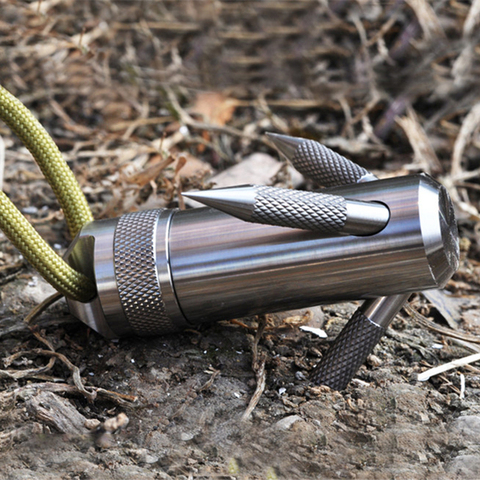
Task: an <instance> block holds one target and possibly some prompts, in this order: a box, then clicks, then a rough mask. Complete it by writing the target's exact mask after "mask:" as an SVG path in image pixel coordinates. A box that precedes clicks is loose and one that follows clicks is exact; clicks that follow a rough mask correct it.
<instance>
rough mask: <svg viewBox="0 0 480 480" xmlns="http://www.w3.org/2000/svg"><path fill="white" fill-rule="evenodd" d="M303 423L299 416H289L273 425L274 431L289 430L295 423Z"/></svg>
mask: <svg viewBox="0 0 480 480" xmlns="http://www.w3.org/2000/svg"><path fill="white" fill-rule="evenodd" d="M299 421H303V419H302V417H301V416H300V415H290V416H288V417H285V418H282V419H281V420H279V421H278V422H277V423H276V424H275V429H276V430H289V429H290V428H291V427H292V425H293V424H294V423H296V422H299Z"/></svg>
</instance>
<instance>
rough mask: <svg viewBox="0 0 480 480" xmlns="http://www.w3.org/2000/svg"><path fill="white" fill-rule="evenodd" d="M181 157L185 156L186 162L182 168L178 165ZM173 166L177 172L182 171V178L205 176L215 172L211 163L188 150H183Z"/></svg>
mask: <svg viewBox="0 0 480 480" xmlns="http://www.w3.org/2000/svg"><path fill="white" fill-rule="evenodd" d="M181 158H183V159H184V160H185V162H184V163H183V165H182V167H181V170H180V168H178V166H177V165H178V163H179V160H180V159H181ZM173 167H174V168H175V172H178V171H180V172H179V173H180V177H182V178H193V177H196V178H204V177H206V176H207V175H208V176H209V175H211V174H212V173H213V169H212V167H211V165H210V164H209V163H207V162H203V161H202V160H200V159H198V158H197V157H194V156H193V155H192V154H190V153H188V152H182V154H181V155H179V157H178V159H176V160H175V162H174V164H173Z"/></svg>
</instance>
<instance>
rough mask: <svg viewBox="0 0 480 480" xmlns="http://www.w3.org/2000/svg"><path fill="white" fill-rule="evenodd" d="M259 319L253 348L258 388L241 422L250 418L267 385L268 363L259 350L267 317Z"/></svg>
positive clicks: (253, 363) (253, 365)
mask: <svg viewBox="0 0 480 480" xmlns="http://www.w3.org/2000/svg"><path fill="white" fill-rule="evenodd" d="M258 319H259V326H258V329H257V333H256V334H255V340H254V342H253V346H252V353H253V359H252V369H253V371H254V372H255V377H256V380H257V387H256V388H255V392H254V393H253V395H252V398H251V399H250V402H249V404H248V407H247V409H246V410H245V412H244V413H243V415H242V418H241V421H242V422H245V421H247V420H248V419H249V418H250V415H251V414H252V412H253V410H254V409H255V407H256V406H257V404H258V402H259V400H260V397H261V396H262V393H263V391H264V390H265V384H266V378H267V375H266V372H265V362H266V360H267V359H266V355H265V354H264V353H262V352H259V350H258V342H259V341H260V339H261V338H262V335H263V332H264V331H265V327H266V326H267V318H266V316H265V315H261V316H259V317H258Z"/></svg>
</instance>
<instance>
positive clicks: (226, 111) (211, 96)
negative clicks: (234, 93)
mask: <svg viewBox="0 0 480 480" xmlns="http://www.w3.org/2000/svg"><path fill="white" fill-rule="evenodd" d="M237 105H238V100H236V99H235V98H230V97H227V96H225V95H224V94H223V93H220V92H202V93H199V94H198V95H197V98H196V100H195V105H194V106H193V107H192V110H191V111H192V113H198V114H200V115H202V116H203V118H204V120H205V121H206V122H207V123H210V124H212V125H220V126H223V125H225V124H226V123H228V122H229V121H230V119H231V118H232V115H233V113H234V112H235V108H236V106H237Z"/></svg>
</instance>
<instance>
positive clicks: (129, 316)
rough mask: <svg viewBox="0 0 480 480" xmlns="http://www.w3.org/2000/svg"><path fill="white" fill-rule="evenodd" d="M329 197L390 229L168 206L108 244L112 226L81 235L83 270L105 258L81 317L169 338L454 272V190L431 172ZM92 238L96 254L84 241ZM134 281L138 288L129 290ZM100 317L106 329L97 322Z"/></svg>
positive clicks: (77, 256) (435, 282)
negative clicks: (323, 234) (260, 219)
mask: <svg viewBox="0 0 480 480" xmlns="http://www.w3.org/2000/svg"><path fill="white" fill-rule="evenodd" d="M325 192H327V193H335V194H339V195H343V196H345V197H348V198H351V199H355V200H361V201H375V202H380V203H383V204H384V205H386V206H387V207H388V209H389V211H390V220H389V222H388V225H387V226H386V227H385V228H384V229H383V230H382V231H381V232H380V233H378V234H376V235H372V236H366V237H354V236H350V237H335V238H328V237H327V238H319V236H318V235H316V234H315V233H314V232H308V231H303V230H295V229H285V228H282V227H273V226H265V225H257V224H251V223H245V222H243V221H241V220H238V219H236V218H233V217H231V216H229V215H227V214H224V213H221V212H218V211H216V210H213V209H208V208H203V209H194V210H188V211H171V210H163V211H157V214H156V216H155V214H148V215H147V214H146V213H145V212H139V213H136V214H129V215H131V217H129V222H130V221H131V223H129V225H130V227H129V228H126V229H125V228H123V229H120V230H119V228H118V225H117V227H116V229H115V232H114V233H112V232H110V233H106V232H105V235H106V236H107V237H108V238H110V240H108V239H106V238H99V235H103V233H101V232H104V231H105V229H103V230H102V228H101V226H100V224H101V223H102V222H94V223H92V224H90V225H89V226H87V227H86V228H85V229H84V231H83V232H82V234H81V235H80V237H78V238H77V241H76V242H75V245H73V246H72V248H71V251H70V253H69V257H68V258H69V261H71V262H72V263H73V264H74V266H76V268H79V269H82V267H81V266H82V265H83V264H85V262H87V257H89V256H91V257H92V258H95V264H94V265H93V267H91V269H90V270H92V268H93V271H94V272H95V275H96V277H97V286H98V290H99V294H98V297H97V298H96V299H94V301H93V302H91V303H90V304H87V305H85V304H78V302H71V301H69V303H70V305H71V306H72V308H73V309H74V310H75V311H76V314H77V316H79V318H81V319H82V320H84V321H85V322H86V323H88V324H89V325H91V326H93V327H94V328H95V324H99V325H100V327H98V328H97V330H101V331H102V333H104V334H105V335H107V336H112V335H111V333H109V332H108V331H106V329H105V328H103V325H104V324H106V325H108V328H109V330H111V331H113V333H114V334H115V335H117V336H118V335H120V334H125V333H128V332H129V331H130V332H134V333H137V334H152V333H164V332H167V331H171V330H173V329H175V328H177V327H178V328H181V327H184V326H186V325H196V324H199V323H203V322H210V321H216V320H221V319H229V318H235V317H242V316H246V315H251V314H260V313H266V312H274V311H280V310H287V309H293V308H300V307H307V306H312V305H318V304H321V303H333V302H338V301H344V300H351V299H366V298H375V297H379V296H387V295H395V294H398V293H406V292H413V291H418V290H423V289H428V288H436V287H440V286H443V285H444V284H445V283H446V281H447V280H448V279H449V278H450V276H451V275H452V274H453V272H454V271H455V270H456V268H457V266H458V238H457V232H456V224H455V220H454V217H453V212H452V205H451V202H450V200H449V199H448V195H447V193H446V191H445V189H444V188H443V187H441V186H440V185H439V184H438V183H437V182H435V181H434V180H432V179H431V178H430V177H428V176H425V175H415V176H409V177H400V178H393V179H387V180H380V181H376V182H371V183H363V184H355V185H348V186H342V187H339V188H335V189H328V190H325ZM145 215H146V216H148V219H149V220H148V222H147V223H148V225H150V226H143V227H142V228H139V227H136V223H135V222H136V220H135V216H140V217H139V219H138V220H139V221H140V223H141V224H142V225H143V222H144V220H145V217H144V216H145ZM122 218H124V217H121V219H120V220H119V221H118V223H119V224H120V222H122V223H124V221H123V220H122ZM155 218H156V220H155ZM140 230H141V231H143V233H141V234H140ZM125 235H126V236H127V237H128V239H127V240H125V239H123V236H125ZM91 237H93V239H94V240H93V241H92V240H91ZM88 238H90V240H87V239H88ZM86 241H87V242H89V244H88V245H89V246H88V247H85V246H83V247H80V246H76V245H80V244H82V243H83V242H86ZM106 244H108V245H109V246H108V248H103V247H102V250H101V252H97V247H98V246H99V245H106ZM120 244H121V245H123V246H124V247H123V250H122V251H121V252H120V253H119V251H118V245H120ZM89 248H90V249H93V252H92V251H91V252H90V254H89V253H88V249H89ZM122 252H123V253H122ZM125 256H127V257H128V259H127V260H125ZM109 262H110V264H112V265H113V266H111V267H109V268H106V269H105V268H104V267H102V269H103V270H105V271H107V273H106V274H105V276H104V275H103V274H102V273H101V271H99V268H100V267H99V266H100V265H105V264H108V263H109ZM125 265H127V266H126V267H125ZM83 270H85V268H83ZM103 270H102V271H103ZM128 272H130V275H131V277H130V278H131V279H130V280H128V278H129V277H128ZM125 275H127V276H125ZM98 277H100V278H101V279H102V280H100V281H99V278H98ZM125 279H127V280H125ZM128 281H130V282H133V283H135V285H134V287H133V288H127V290H126V291H125V290H124V293H123V294H122V288H123V287H125V285H123V287H122V284H124V283H125V282H128ZM117 292H120V294H119V293H117ZM140 293H142V295H143V297H142V301H140V302H139V301H138V299H137V298H136V296H137V295H139V294H140ZM132 299H136V300H135V301H134V302H133V303H132ZM149 299H151V301H149ZM101 311H104V312H105V315H104V321H103V323H102V321H100V320H95V316H98V315H100V313H101ZM115 311H118V315H116V314H115V313H114V312H115ZM89 312H90V313H89ZM91 312H95V314H92V313H91ZM152 312H154V313H152ZM145 316H147V317H148V321H147V322H146V323H145V322H144V318H145ZM87 317H88V318H87ZM156 318H158V322H156V321H155V319H156ZM105 319H106V320H105ZM166 319H168V320H166Z"/></svg>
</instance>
